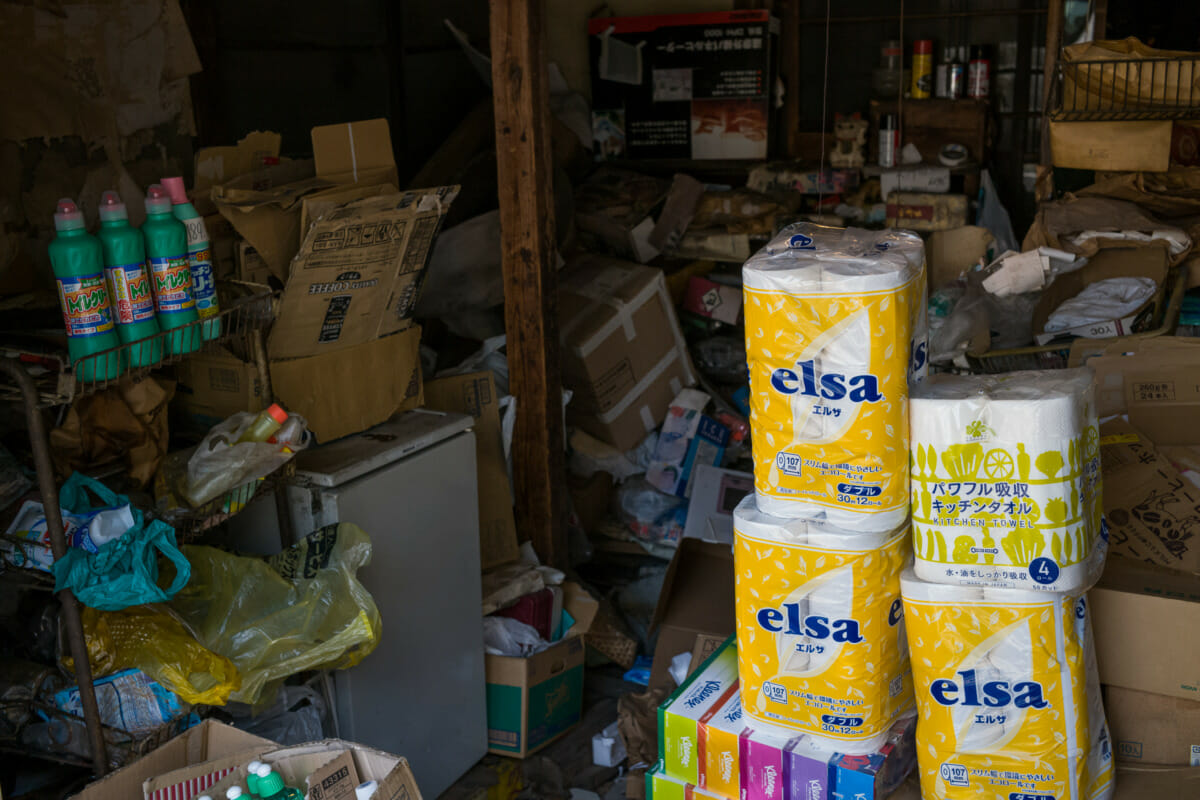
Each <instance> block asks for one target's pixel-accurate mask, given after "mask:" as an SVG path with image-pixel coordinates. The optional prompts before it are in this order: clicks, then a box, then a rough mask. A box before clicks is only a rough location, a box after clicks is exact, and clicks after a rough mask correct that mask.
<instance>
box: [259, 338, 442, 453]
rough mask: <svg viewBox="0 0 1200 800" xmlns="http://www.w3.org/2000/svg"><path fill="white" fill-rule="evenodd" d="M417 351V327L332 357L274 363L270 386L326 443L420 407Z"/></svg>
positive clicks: (355, 346)
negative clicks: (401, 412)
mask: <svg viewBox="0 0 1200 800" xmlns="http://www.w3.org/2000/svg"><path fill="white" fill-rule="evenodd" d="M420 347H421V328H420V326H416V325H414V326H413V327H411V328H409V329H408V330H406V331H402V332H400V333H397V334H394V335H392V336H384V337H383V338H381V339H376V340H374V341H370V342H364V343H363V344H358V345H354V346H353V347H348V348H346V349H344V350H338V351H335V352H332V353H321V354H319V355H315V356H309V357H307V358H292V359H288V360H286V361H281V360H276V359H272V360H271V363H270V369H271V385H272V388H273V389H274V391H275V397H276V399H277V400H278V401H279V403H280V404H281V405H283V407H284V408H286V409H288V410H289V411H292V412H295V413H298V414H300V415H302V416H303V417H304V418H305V419H307V420H308V429H309V430H310V431H312V432H313V434H314V435H315V436H316V437H317V439H318V440H320V441H322V442H330V441H333V440H334V439H338V438H341V437H342V436H347V435H349V434H351V433H358V432H359V431H364V430H366V429H367V428H370V427H371V426H372V425H378V424H379V423H381V422H383V421H385V420H387V419H388V418H389V417H391V416H392V415H393V414H396V413H398V412H400V411H406V410H408V409H410V408H416V407H418V406H420V405H421V404H422V403H423V401H424V397H423V394H422V391H421V354H420Z"/></svg>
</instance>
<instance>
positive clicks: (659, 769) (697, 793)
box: [626, 762, 724, 800]
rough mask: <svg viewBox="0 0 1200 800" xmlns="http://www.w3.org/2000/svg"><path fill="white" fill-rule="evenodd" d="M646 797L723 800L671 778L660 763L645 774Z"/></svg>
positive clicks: (678, 799)
mask: <svg viewBox="0 0 1200 800" xmlns="http://www.w3.org/2000/svg"><path fill="white" fill-rule="evenodd" d="M626 796H627V797H628V796H632V795H626ZM646 797H649V798H654V800H692V798H695V797H699V798H712V800H724V798H722V797H721V795H719V794H716V793H715V792H708V791H705V790H704V789H701V788H700V787H699V786H695V785H693V784H690V783H688V782H687V781H681V780H679V779H678V778H672V777H671V776H670V775H668V774H667V773H666V772H665V771H664V770H663V765H662V762H659V763H658V765H657V766H655V767H654V769H652V770H649V771H648V772H647V773H646Z"/></svg>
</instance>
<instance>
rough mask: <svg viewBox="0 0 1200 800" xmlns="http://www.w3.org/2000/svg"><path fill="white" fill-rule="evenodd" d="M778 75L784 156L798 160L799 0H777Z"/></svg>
mask: <svg viewBox="0 0 1200 800" xmlns="http://www.w3.org/2000/svg"><path fill="white" fill-rule="evenodd" d="M775 13H776V14H778V15H779V24H780V32H781V35H780V37H779V76H780V78H782V80H783V113H782V114H781V115H780V116H781V117H782V123H781V124H782V125H783V131H782V133H783V136H782V141H783V148H782V150H783V154H784V155H785V156H787V157H788V158H800V0H779V2H777V3H776V4H775Z"/></svg>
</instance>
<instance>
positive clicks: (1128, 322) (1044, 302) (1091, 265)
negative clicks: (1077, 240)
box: [1033, 244, 1168, 345]
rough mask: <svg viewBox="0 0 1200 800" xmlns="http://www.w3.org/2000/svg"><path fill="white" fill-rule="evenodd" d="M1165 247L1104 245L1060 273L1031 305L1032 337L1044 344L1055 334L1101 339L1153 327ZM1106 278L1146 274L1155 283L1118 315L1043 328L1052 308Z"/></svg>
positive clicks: (1163, 277)
mask: <svg viewBox="0 0 1200 800" xmlns="http://www.w3.org/2000/svg"><path fill="white" fill-rule="evenodd" d="M1167 270H1168V263H1167V249H1166V248H1165V247H1161V246H1159V245H1157V244H1155V245H1149V246H1143V247H1106V248H1104V249H1102V250H1100V251H1099V252H1097V253H1096V254H1095V255H1094V256H1092V257H1091V259H1090V260H1089V261H1088V263H1087V264H1086V265H1084V266H1083V267H1081V268H1080V269H1077V270H1075V271H1074V272H1068V273H1067V274H1065V275H1060V276H1059V277H1058V278H1056V279H1055V280H1054V282H1053V283H1051V284H1050V285H1049V286H1047V287H1046V289H1045V290H1044V291H1043V292H1042V296H1041V299H1039V300H1038V303H1037V306H1035V307H1034V309H1033V330H1034V331H1035V332H1036V333H1035V334H1034V339H1035V341H1037V343H1038V344H1040V345H1041V344H1046V343H1047V342H1050V341H1053V340H1055V339H1059V338H1066V337H1074V336H1086V337H1088V338H1091V339H1102V338H1109V337H1113V336H1125V335H1127V334H1130V333H1139V332H1141V331H1146V330H1149V329H1150V328H1152V327H1154V321H1155V319H1156V318H1157V317H1158V316H1159V311H1160V310H1161V309H1162V307H1163V300H1164V297H1165V295H1166V284H1167ZM1109 278H1150V279H1152V280H1153V281H1154V282H1155V283H1156V284H1157V286H1158V288H1157V289H1156V290H1155V292H1154V295H1153V296H1152V297H1151V298H1150V299H1149V300H1147V301H1146V302H1145V303H1143V304H1142V305H1140V306H1138V307H1137V308H1136V309H1134V310H1133V311H1131V312H1130V313H1128V314H1126V315H1125V316H1124V317H1122V318H1121V319H1116V320H1108V321H1105V322H1096V323H1091V324H1088V325H1080V326H1077V327H1074V328H1068V329H1066V330H1062V331H1055V332H1053V333H1048V332H1046V320H1047V319H1048V318H1049V317H1050V315H1051V314H1052V313H1054V311H1055V309H1057V308H1058V307H1059V306H1061V305H1062V304H1063V303H1065V302H1066V301H1067V300H1070V299H1071V298H1072V297H1074V296H1076V295H1077V294H1079V293H1080V292H1082V291H1083V290H1084V289H1086V288H1087V287H1088V286H1090V285H1091V284H1093V283H1097V282H1099V281H1103V280H1108V279H1109Z"/></svg>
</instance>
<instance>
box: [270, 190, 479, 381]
mask: <svg viewBox="0 0 1200 800" xmlns="http://www.w3.org/2000/svg"><path fill="white" fill-rule="evenodd" d="M457 194H458V187H457V186H443V187H439V188H436V189H422V190H417V191H409V192H404V193H403V194H399V195H391V196H385V197H368V198H365V199H362V200H355V201H353V202H350V203H346V204H345V205H342V206H339V207H338V208H337V209H336V210H334V211H331V212H330V213H328V214H326V215H325V216H324V217H322V218H321V219H320V220H319V221H318V222H317V223H316V224H314V225H313V227H312V229H311V230H310V231H309V232H308V235H307V236H306V237H305V239H304V244H303V245H302V246H301V247H300V252H298V253H297V254H296V258H295V260H294V261H293V263H292V272H291V275H290V276H289V278H288V281H287V286H286V287H285V288H284V290H283V297H282V298H281V299H280V301H279V311H278V315H277V319H276V322H275V326H274V327H273V328H272V329H271V336H270V339H269V340H268V343H267V349H268V351H269V352H270V354H271V358H272V359H290V358H300V357H304V356H313V355H319V354H325V353H332V352H336V351H338V350H343V349H345V348H347V347H353V346H354V345H357V344H362V343H364V342H368V341H371V340H372V339H377V338H379V337H380V336H386V335H388V334H390V333H396V332H398V331H402V330H404V329H406V328H408V327H409V326H410V325H412V324H413V322H412V313H413V309H414V307H415V306H416V299H417V295H418V294H419V293H420V290H421V282H422V281H423V280H424V276H425V267H426V265H427V264H428V263H429V253H430V250H431V249H432V248H433V239H434V237H435V236H436V235H437V231H438V228H439V227H441V224H442V220H443V218H444V217H445V214H446V211H447V210H448V209H449V207H450V203H451V202H452V201H453V200H454V198H455V196H457Z"/></svg>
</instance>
